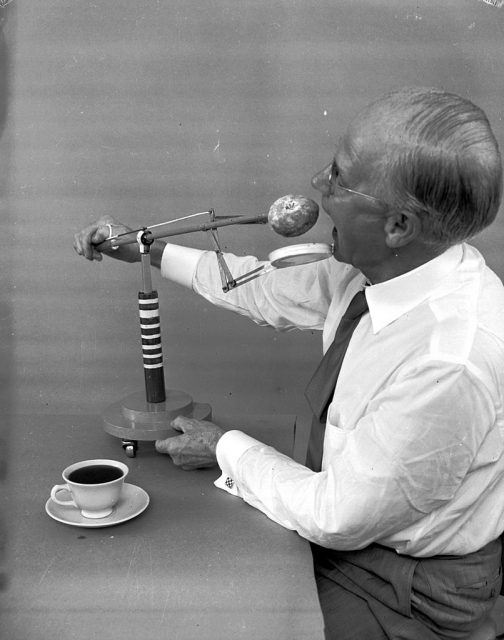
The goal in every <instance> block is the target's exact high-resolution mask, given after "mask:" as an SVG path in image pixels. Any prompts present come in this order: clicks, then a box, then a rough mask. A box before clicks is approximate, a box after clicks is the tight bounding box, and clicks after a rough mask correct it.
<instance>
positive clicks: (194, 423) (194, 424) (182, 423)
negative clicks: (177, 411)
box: [171, 416, 209, 433]
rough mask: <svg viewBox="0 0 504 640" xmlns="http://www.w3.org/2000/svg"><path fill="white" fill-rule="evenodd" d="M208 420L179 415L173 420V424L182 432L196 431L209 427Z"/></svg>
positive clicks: (173, 426)
mask: <svg viewBox="0 0 504 640" xmlns="http://www.w3.org/2000/svg"><path fill="white" fill-rule="evenodd" d="M208 424H209V423H208V422H204V421H202V420H196V418H187V417H186V416H177V417H176V418H174V419H173V420H172V421H171V426H172V428H173V429H175V431H181V432H182V433H194V432H196V431H201V430H203V429H205V428H206V427H208Z"/></svg>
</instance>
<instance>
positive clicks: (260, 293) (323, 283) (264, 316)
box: [161, 244, 334, 330]
mask: <svg viewBox="0 0 504 640" xmlns="http://www.w3.org/2000/svg"><path fill="white" fill-rule="evenodd" d="M224 258H225V261H226V264H227V265H228V267H229V269H230V271H231V273H232V274H233V276H234V277H238V276H241V275H244V274H247V273H249V272H250V271H253V270H255V269H257V268H260V267H262V266H264V265H266V266H267V263H265V262H263V261H260V260H258V259H257V258H255V257H254V256H235V255H234V254H231V253H226V254H224ZM328 262H329V261H328V260H326V261H322V262H318V263H313V264H307V265H303V266H296V267H289V268H287V269H282V270H277V269H273V270H270V271H269V272H266V273H265V274H264V275H262V276H261V277H260V278H257V279H255V280H252V281H250V282H247V283H246V284H244V285H243V286H239V287H236V288H232V289H231V290H230V291H228V292H224V291H223V289H222V280H221V274H220V271H219V266H218V262H217V259H216V255H215V252H212V251H200V250H197V249H191V248H188V247H180V246H178V245H172V244H167V245H166V247H165V249H164V252H163V257H162V261H161V275H162V276H163V277H165V278H167V279H169V280H172V281H173V282H176V283H178V284H181V285H182V286H185V287H189V288H192V289H193V290H194V291H195V292H196V293H198V294H199V295H201V296H202V297H203V298H205V299H207V300H208V301H209V302H211V303H212V304H214V305H216V306H219V307H222V308H225V309H228V310H230V311H233V312H235V313H238V314H240V315H244V316H246V317H247V318H249V319H251V320H252V321H253V322H255V323H256V324H259V325H263V326H271V327H274V328H275V329H278V330H289V329H306V330H308V329H310V330H322V328H323V326H324V321H325V318H326V316H327V311H328V309H329V305H330V303H331V298H332V295H333V290H332V286H333V280H334V278H332V279H331V278H330V277H329V268H328V264H325V263H328Z"/></svg>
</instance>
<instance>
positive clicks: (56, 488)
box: [51, 484, 77, 507]
mask: <svg viewBox="0 0 504 640" xmlns="http://www.w3.org/2000/svg"><path fill="white" fill-rule="evenodd" d="M64 490H66V491H68V492H70V488H69V486H68V485H67V484H55V485H54V487H53V488H52V489H51V500H52V501H53V502H55V503H56V504H60V505H61V506H63V507H77V504H76V503H75V500H74V499H73V498H70V500H60V498H57V497H56V494H57V493H58V492H59V491H64Z"/></svg>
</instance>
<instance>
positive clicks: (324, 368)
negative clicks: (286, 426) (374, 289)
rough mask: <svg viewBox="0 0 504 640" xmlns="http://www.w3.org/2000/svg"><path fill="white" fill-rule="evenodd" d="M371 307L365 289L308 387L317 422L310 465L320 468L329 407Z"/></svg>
mask: <svg viewBox="0 0 504 640" xmlns="http://www.w3.org/2000/svg"><path fill="white" fill-rule="evenodd" d="M367 310H368V305H367V302H366V296H365V294H364V291H359V292H358V293H356V294H355V296H354V297H353V298H352V300H351V301H350V304H349V305H348V308H347V310H346V311H345V313H344V314H343V316H342V318H341V320H340V323H339V325H338V328H337V330H336V335H335V336H334V340H333V342H332V344H331V346H330V347H329V349H328V350H327V351H326V353H325V354H324V357H323V358H322V360H321V361H320V364H319V366H318V367H317V369H316V371H315V373H314V374H313V376H312V379H311V380H310V382H309V383H308V386H307V387H306V390H305V396H306V399H307V400H308V404H309V405H310V407H311V410H312V411H313V422H312V427H311V432H310V440H309V443H308V454H307V457H306V466H307V467H310V468H311V469H312V470H313V471H320V465H321V464H322V450H323V446H324V433H325V426H326V420H327V408H328V405H329V404H330V402H331V399H332V396H333V393H334V389H335V387H336V382H337V380H338V376H339V372H340V370H341V365H342V364H343V359H344V357H345V353H346V350H347V347H348V344H349V342H350V338H351V337H352V333H353V332H354V329H355V327H356V326H357V325H358V324H359V320H360V319H361V317H362V316H363V315H364V313H366V311H367Z"/></svg>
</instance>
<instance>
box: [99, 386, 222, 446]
mask: <svg viewBox="0 0 504 640" xmlns="http://www.w3.org/2000/svg"><path fill="white" fill-rule="evenodd" d="M177 416H187V417H188V418H196V419H197V420H210V419H211V417H212V408H211V406H210V405H209V404H202V403H199V402H193V400H192V398H191V396H190V395H189V394H187V393H185V392H184V391H175V390H169V389H167V390H166V400H165V401H164V402H156V403H154V402H147V401H146V400H145V397H143V396H142V394H141V393H133V394H131V395H130V396H127V397H126V398H124V399H123V400H122V401H120V402H116V403H115V404H112V405H110V406H109V407H107V408H106V409H105V411H104V412H103V428H104V429H105V431H106V432H107V433H110V435H113V436H116V437H118V438H123V440H127V441H132V442H135V441H138V440H163V439H164V438H170V437H172V436H176V435H180V432H178V431H175V430H174V429H172V427H171V426H170V422H171V421H172V420H173V418H176V417H177Z"/></svg>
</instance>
